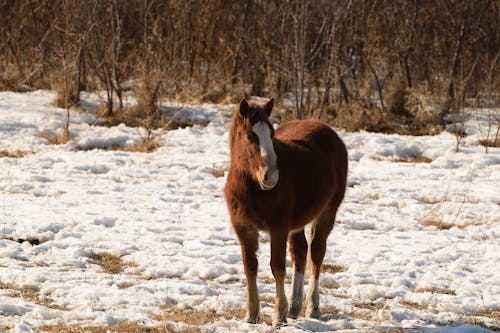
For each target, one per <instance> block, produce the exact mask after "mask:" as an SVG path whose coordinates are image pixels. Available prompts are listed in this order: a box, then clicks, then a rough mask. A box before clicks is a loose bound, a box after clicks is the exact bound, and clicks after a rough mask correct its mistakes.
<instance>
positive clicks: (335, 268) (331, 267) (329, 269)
mask: <svg viewBox="0 0 500 333" xmlns="http://www.w3.org/2000/svg"><path fill="white" fill-rule="evenodd" d="M345 271H347V268H346V267H344V266H341V265H335V264H323V265H322V266H321V272H323V273H330V274H335V273H340V272H345Z"/></svg>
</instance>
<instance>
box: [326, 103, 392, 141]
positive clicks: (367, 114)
mask: <svg viewBox="0 0 500 333" xmlns="http://www.w3.org/2000/svg"><path fill="white" fill-rule="evenodd" d="M333 124H334V125H335V126H337V127H341V128H344V129H346V130H347V131H360V130H364V131H370V132H384V133H394V132H395V131H396V127H395V125H394V121H393V118H392V116H391V115H390V114H388V113H384V112H383V111H382V110H381V109H380V108H377V107H376V106H374V105H371V104H368V103H365V102H360V101H354V102H351V103H349V104H348V105H346V106H345V107H342V108H341V109H340V110H339V111H338V115H337V117H336V118H335V119H334V121H333Z"/></svg>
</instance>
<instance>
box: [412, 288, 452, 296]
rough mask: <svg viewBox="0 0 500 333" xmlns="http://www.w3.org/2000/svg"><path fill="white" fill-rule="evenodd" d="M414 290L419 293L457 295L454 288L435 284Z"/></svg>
mask: <svg viewBox="0 0 500 333" xmlns="http://www.w3.org/2000/svg"><path fill="white" fill-rule="evenodd" d="M414 291H415V292H417V293H433V294H444V295H453V296H456V293H455V292H454V291H453V290H450V289H446V288H440V287H435V286H429V287H422V288H417V289H415V290H414Z"/></svg>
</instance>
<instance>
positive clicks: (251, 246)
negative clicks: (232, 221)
mask: <svg viewBox="0 0 500 333" xmlns="http://www.w3.org/2000/svg"><path fill="white" fill-rule="evenodd" d="M234 230H235V231H236V235H237V236H238V239H239V241H240V246H241V255H242V258H243V266H244V268H245V275H246V278H247V314H246V318H245V320H246V321H247V322H249V323H251V324H256V323H257V321H258V320H259V309H260V301H259V291H258V289H257V270H258V261H257V255H256V252H257V249H258V247H259V234H258V232H257V230H256V229H251V228H248V227H247V226H241V225H239V224H236V225H234Z"/></svg>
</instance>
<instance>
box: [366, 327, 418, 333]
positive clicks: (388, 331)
mask: <svg viewBox="0 0 500 333" xmlns="http://www.w3.org/2000/svg"><path fill="white" fill-rule="evenodd" d="M415 332H421V331H420V330H417V331H415V329H411V328H402V327H388V328H378V329H375V330H368V331H366V333H415Z"/></svg>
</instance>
